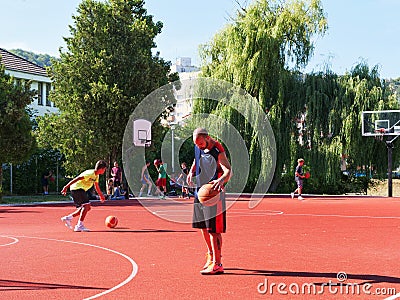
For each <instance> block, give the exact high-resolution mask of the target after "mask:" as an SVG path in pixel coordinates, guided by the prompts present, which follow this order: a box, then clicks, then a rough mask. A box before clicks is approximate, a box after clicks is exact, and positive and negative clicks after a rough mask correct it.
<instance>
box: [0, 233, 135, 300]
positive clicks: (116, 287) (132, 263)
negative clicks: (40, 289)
mask: <svg viewBox="0 0 400 300" xmlns="http://www.w3.org/2000/svg"><path fill="white" fill-rule="evenodd" d="M4 237H9V238H14V237H11V236H4ZM18 237H19V238H28V239H37V240H46V241H55V242H63V243H71V244H77V245H83V246H89V247H93V248H98V249H101V250H105V251H109V252H111V253H114V254H117V255H120V256H122V257H124V258H125V259H127V260H128V261H129V262H130V263H131V265H132V272H131V274H130V275H129V276H128V277H127V278H126V279H125V280H124V281H122V282H121V283H120V284H118V285H116V286H114V287H112V288H110V289H108V290H106V291H104V292H101V293H99V294H96V295H93V296H91V297H88V298H85V299H83V300H90V299H96V298H98V297H101V296H104V295H106V294H108V293H111V292H112V291H115V290H116V289H119V288H120V287H122V286H124V285H125V284H127V283H129V282H130V281H131V280H132V279H133V278H134V277H135V276H136V274H137V272H138V265H137V264H136V262H135V261H134V260H133V259H132V258H130V257H129V256H128V255H125V254H123V253H121V252H118V251H115V250H112V249H109V248H105V247H101V246H97V245H92V244H87V243H81V242H74V241H67V240H57V239H50V238H41V237H33V236H18ZM15 239H16V238H15Z"/></svg>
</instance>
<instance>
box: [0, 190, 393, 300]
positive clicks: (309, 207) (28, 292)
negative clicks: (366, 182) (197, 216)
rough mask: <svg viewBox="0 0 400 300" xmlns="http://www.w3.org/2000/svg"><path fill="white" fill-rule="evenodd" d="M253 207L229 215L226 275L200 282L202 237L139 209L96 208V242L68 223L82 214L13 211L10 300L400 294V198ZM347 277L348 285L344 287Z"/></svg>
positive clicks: (7, 231)
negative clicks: (111, 219)
mask: <svg viewBox="0 0 400 300" xmlns="http://www.w3.org/2000/svg"><path fill="white" fill-rule="evenodd" d="M148 203H151V204H152V205H153V206H152V207H153V208H152V209H153V210H154V211H156V213H157V214H158V215H160V216H164V217H165V216H169V217H171V215H172V217H173V218H178V216H183V217H182V218H181V217H179V219H185V220H189V219H190V217H191V213H190V211H191V205H190V202H189V201H188V202H186V204H184V205H179V206H178V205H176V202H174V201H173V200H164V201H162V200H156V199H154V200H149V201H148ZM248 204H249V202H248V199H247V198H241V199H239V201H237V202H236V203H235V204H234V205H233V206H232V207H231V208H230V209H229V211H228V232H227V233H226V234H224V235H223V264H224V268H225V274H224V275H219V276H202V275H200V273H199V271H200V268H201V266H202V265H203V264H204V254H205V251H206V249H205V246H204V244H203V241H202V239H201V236H200V234H199V232H197V231H196V230H194V229H192V228H191V226H190V224H186V223H176V222H172V221H168V220H165V219H163V218H161V217H157V216H156V214H152V213H150V212H149V211H148V210H146V209H145V208H143V207H142V206H141V205H140V204H139V203H138V202H137V201H136V200H129V201H113V202H112V201H109V202H108V203H107V204H105V205H102V204H100V203H95V204H94V207H93V210H92V211H90V212H89V215H88V217H87V220H86V222H85V225H86V226H87V227H88V228H90V229H91V230H92V232H89V233H84V232H82V233H81V232H78V233H75V232H72V231H70V230H68V229H67V228H66V227H65V226H64V225H63V224H62V222H61V221H60V217H61V216H63V215H65V214H67V213H69V212H71V211H72V210H73V209H74V207H73V206H72V204H67V205H44V206H32V207H27V206H23V207H4V206H2V207H0V257H1V268H0V299H35V300H39V299H71V300H73V299H94V298H98V299H385V298H388V297H390V296H391V295H392V294H396V293H400V251H399V243H398V238H399V233H400V213H399V212H400V209H399V208H400V199H399V198H391V199H389V198H371V197H314V198H312V197H307V200H306V201H303V202H299V201H298V200H296V199H294V200H293V199H291V198H290V197H268V196H267V197H265V198H264V199H263V201H262V203H261V204H260V205H258V206H257V207H256V208H255V209H249V208H248ZM108 215H116V216H117V217H118V219H119V224H118V227H117V228H116V229H107V228H106V227H105V225H104V219H105V218H106V217H107V216H108ZM185 215H186V216H185ZM136 265H137V267H138V269H137V273H136ZM339 272H344V273H346V274H344V273H341V274H340V276H347V280H344V281H342V282H340V281H338V279H337V273H339ZM349 283H352V284H353V286H349ZM329 284H330V285H329ZM333 284H338V285H333ZM346 284H347V285H346ZM278 286H279V288H280V290H278ZM267 287H268V289H267ZM296 288H299V291H296ZM110 289H111V290H110ZM302 289H303V291H302ZM363 289H364V290H363ZM379 292H380V293H385V294H386V295H383V296H382V295H376V294H377V293H379ZM101 293H104V295H101ZM315 294H316V295H315ZM91 297H93V298H91ZM392 298H393V297H392ZM393 299H394V298H393ZM399 299H400V294H399Z"/></svg>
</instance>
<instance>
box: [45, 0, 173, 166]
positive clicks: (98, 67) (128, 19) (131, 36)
mask: <svg viewBox="0 0 400 300" xmlns="http://www.w3.org/2000/svg"><path fill="white" fill-rule="evenodd" d="M77 12H78V14H77V15H76V16H73V19H74V25H73V26H70V33H71V37H68V38H65V41H66V44H67V50H66V51H63V49H60V60H59V61H53V65H52V67H51V68H49V74H50V76H51V78H52V80H53V84H54V87H55V88H54V91H53V93H52V94H51V97H52V101H54V103H55V104H56V105H57V107H58V108H59V109H60V114H59V115H57V116H47V117H45V118H43V119H41V120H39V127H40V135H39V136H40V141H41V142H42V143H50V144H51V146H52V147H54V148H57V149H59V150H60V151H61V152H62V153H63V154H64V155H65V158H66V163H65V167H66V169H67V171H69V172H73V173H76V172H78V171H79V170H80V169H82V168H85V167H87V166H90V165H92V164H93V161H95V160H97V159H99V158H103V159H106V160H108V161H110V162H111V161H113V160H116V159H118V158H120V157H121V149H122V139H123V133H124V130H125V125H126V124H127V122H128V119H129V115H130V114H131V112H132V111H133V110H134V108H135V107H136V106H137V104H138V103H139V102H140V101H141V100H142V99H143V98H144V97H145V96H146V95H148V94H149V93H150V92H151V91H153V90H154V89H156V88H158V87H160V86H162V85H164V84H166V83H168V80H169V79H171V80H175V79H176V76H175V77H172V78H169V77H168V73H169V71H170V63H169V62H166V61H164V60H163V59H162V58H161V57H160V56H159V54H158V53H157V54H155V55H153V54H152V49H153V48H154V47H155V43H154V38H155V37H156V36H157V34H159V33H160V32H161V28H162V23H161V22H156V23H155V22H154V21H153V17H152V16H150V15H147V11H146V9H145V8H144V1H142V0H109V1H94V0H84V1H82V3H81V4H80V5H79V7H78V10H77Z"/></svg>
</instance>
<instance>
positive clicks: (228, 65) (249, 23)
mask: <svg viewBox="0 0 400 300" xmlns="http://www.w3.org/2000/svg"><path fill="white" fill-rule="evenodd" d="M326 29H327V20H326V18H325V16H324V12H323V9H322V5H321V1H320V0H310V1H306V0H288V1H274V0H271V1H268V0H258V1H255V2H254V3H253V4H251V5H249V6H248V7H247V8H243V9H241V10H239V11H238V13H237V14H236V16H235V17H234V18H233V20H232V22H231V23H230V24H228V25H226V27H225V28H223V29H222V30H221V31H220V32H218V33H217V34H216V35H215V36H214V37H213V38H212V40H211V41H210V42H209V43H208V44H206V45H204V46H202V47H201V49H200V55H201V57H202V59H203V68H202V73H203V75H204V76H210V77H214V78H218V79H222V80H226V81H229V82H232V83H233V84H235V85H238V86H240V87H241V88H243V89H245V90H246V91H248V92H249V93H250V94H251V95H252V96H254V97H255V98H257V99H258V101H259V104H260V105H261V106H262V107H263V108H264V109H265V110H268V112H269V116H270V122H271V125H272V127H273V128H274V132H275V135H276V141H277V148H278V149H277V151H278V153H279V155H278V160H277V170H282V167H283V164H284V160H283V158H284V157H289V156H290V153H289V152H290V149H289V148H290V147H289V146H290V131H291V129H292V128H291V127H292V122H291V121H290V119H289V120H288V119H287V118H285V117H284V116H287V115H295V113H296V112H297V111H298V108H299V106H300V105H299V104H298V103H293V101H291V93H292V91H291V90H290V88H289V87H290V86H293V85H296V84H297V83H295V82H294V81H293V80H292V78H293V75H292V73H291V72H289V70H292V69H299V68H301V67H303V66H305V65H306V64H307V62H308V61H309V59H310V57H311V55H312V53H313V43H312V40H313V38H314V37H315V36H316V35H323V34H324V33H325V31H326ZM211 111H214V113H216V114H218V109H217V107H216V104H215V103H212V102H205V101H200V102H199V103H197V104H196V105H195V112H199V113H201V112H211ZM232 114H235V112H232ZM230 119H231V120H230V122H232V124H233V125H235V127H236V128H238V129H239V130H240V132H241V134H242V135H243V136H244V137H250V139H247V147H248V148H249V149H250V159H251V166H252V168H251V170H252V172H253V174H251V176H254V175H255V173H257V172H258V171H259V170H260V169H259V166H257V162H256V160H257V158H258V156H257V154H256V153H254V151H256V152H257V150H256V149H257V147H256V146H255V143H256V142H257V141H256V140H254V139H252V138H251V137H253V136H256V133H254V132H252V128H251V127H250V126H246V124H240V123H239V124H236V123H235V122H236V121H237V120H241V119H240V118H237V117H235V116H231V118H230ZM242 122H243V121H242ZM276 173H277V174H278V173H279V174H280V172H276ZM279 174H278V175H279ZM278 178H279V176H278ZM272 189H274V187H272Z"/></svg>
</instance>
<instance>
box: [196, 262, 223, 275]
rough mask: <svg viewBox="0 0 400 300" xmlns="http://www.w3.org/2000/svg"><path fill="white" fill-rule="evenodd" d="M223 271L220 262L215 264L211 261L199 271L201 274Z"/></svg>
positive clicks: (215, 273)
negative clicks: (205, 267)
mask: <svg viewBox="0 0 400 300" xmlns="http://www.w3.org/2000/svg"><path fill="white" fill-rule="evenodd" d="M223 273H224V267H223V266H222V264H218V265H217V264H215V263H212V264H211V265H210V266H209V267H208V268H207V269H205V270H201V271H200V274H201V275H218V274H223Z"/></svg>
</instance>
